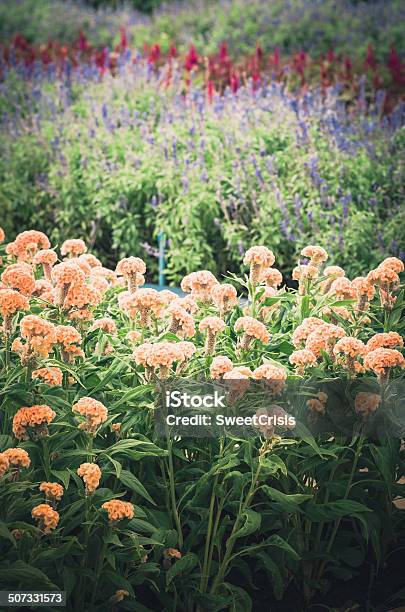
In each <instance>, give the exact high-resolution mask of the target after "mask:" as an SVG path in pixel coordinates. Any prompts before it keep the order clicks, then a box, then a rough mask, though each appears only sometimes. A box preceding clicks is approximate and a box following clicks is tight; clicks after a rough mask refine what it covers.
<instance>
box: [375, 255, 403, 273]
mask: <svg viewBox="0 0 405 612" xmlns="http://www.w3.org/2000/svg"><path fill="white" fill-rule="evenodd" d="M378 267H379V268H389V269H390V270H393V271H394V272H396V273H397V274H400V273H401V272H403V271H404V263H403V262H402V261H401V260H400V259H398V257H387V258H386V259H384V261H383V262H381V263H380V265H379V266H378Z"/></svg>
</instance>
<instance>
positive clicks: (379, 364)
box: [364, 348, 405, 383]
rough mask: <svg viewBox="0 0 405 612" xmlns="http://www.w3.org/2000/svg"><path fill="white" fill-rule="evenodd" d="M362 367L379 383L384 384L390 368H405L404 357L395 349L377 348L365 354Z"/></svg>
mask: <svg viewBox="0 0 405 612" xmlns="http://www.w3.org/2000/svg"><path fill="white" fill-rule="evenodd" d="M364 367H365V369H366V370H371V371H372V372H374V374H376V375H377V380H378V381H379V382H380V383H383V382H386V381H387V380H388V378H389V375H390V371H391V370H392V368H396V367H397V368H402V369H403V368H405V359H404V356H403V355H402V354H401V353H400V352H399V351H397V350H395V349H390V348H377V349H374V350H373V351H371V352H369V353H367V354H366V356H365V358H364Z"/></svg>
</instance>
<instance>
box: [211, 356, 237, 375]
mask: <svg viewBox="0 0 405 612" xmlns="http://www.w3.org/2000/svg"><path fill="white" fill-rule="evenodd" d="M232 369H233V363H232V361H231V360H230V359H229V357H222V356H220V355H219V356H218V357H214V359H213V360H212V363H211V367H210V376H211V378H212V379H213V380H217V379H220V378H222V377H223V375H224V374H226V372H230V371H231V370H232Z"/></svg>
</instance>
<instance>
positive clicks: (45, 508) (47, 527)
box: [31, 504, 59, 533]
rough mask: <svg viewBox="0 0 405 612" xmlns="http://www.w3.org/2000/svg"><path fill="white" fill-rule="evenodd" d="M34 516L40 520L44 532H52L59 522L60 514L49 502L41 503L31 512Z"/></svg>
mask: <svg viewBox="0 0 405 612" xmlns="http://www.w3.org/2000/svg"><path fill="white" fill-rule="evenodd" d="M31 516H32V518H34V519H36V520H37V521H39V526H40V529H41V530H42V531H43V532H44V533H50V532H51V531H53V530H54V529H56V527H57V526H58V523H59V514H58V512H56V510H54V509H53V508H52V507H51V506H49V505H48V504H39V506H35V508H33V509H32V512H31Z"/></svg>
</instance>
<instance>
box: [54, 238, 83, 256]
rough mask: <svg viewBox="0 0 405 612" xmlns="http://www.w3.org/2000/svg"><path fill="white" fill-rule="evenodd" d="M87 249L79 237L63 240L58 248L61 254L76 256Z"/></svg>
mask: <svg viewBox="0 0 405 612" xmlns="http://www.w3.org/2000/svg"><path fill="white" fill-rule="evenodd" d="M86 251H87V247H86V243H85V242H84V240H81V239H80V238H71V239H70V240H65V242H64V243H63V244H62V246H61V248H60V252H61V253H62V255H71V256H72V257H78V256H79V255H83V253H85V252H86Z"/></svg>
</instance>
